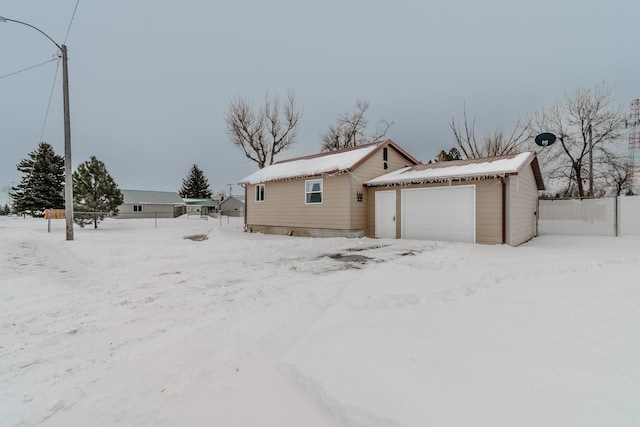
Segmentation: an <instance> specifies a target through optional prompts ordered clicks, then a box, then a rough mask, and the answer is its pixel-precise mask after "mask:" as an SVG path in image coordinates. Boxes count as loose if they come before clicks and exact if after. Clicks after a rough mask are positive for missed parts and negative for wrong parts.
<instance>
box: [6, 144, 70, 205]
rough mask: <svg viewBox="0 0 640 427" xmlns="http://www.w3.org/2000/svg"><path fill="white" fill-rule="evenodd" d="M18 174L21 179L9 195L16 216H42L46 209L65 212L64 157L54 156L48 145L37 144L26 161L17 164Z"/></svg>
mask: <svg viewBox="0 0 640 427" xmlns="http://www.w3.org/2000/svg"><path fill="white" fill-rule="evenodd" d="M18 171H20V172H22V173H23V174H24V175H23V177H22V179H21V180H20V183H19V184H18V185H17V186H16V187H12V188H11V193H10V196H11V198H12V199H13V208H14V210H15V211H16V212H29V213H31V214H32V215H42V214H43V213H44V210H45V209H47V208H52V209H62V208H64V157H62V156H59V155H57V154H56V153H55V152H54V151H53V147H52V146H51V145H49V144H47V143H46V142H41V143H39V144H38V148H37V149H36V150H34V151H32V152H31V153H29V157H27V158H25V159H22V160H21V161H20V163H18Z"/></svg>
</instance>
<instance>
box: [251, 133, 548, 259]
mask: <svg viewBox="0 0 640 427" xmlns="http://www.w3.org/2000/svg"><path fill="white" fill-rule="evenodd" d="M241 184H243V185H244V186H245V194H246V209H245V226H246V229H247V230H248V231H256V232H264V233H276V234H288V235H300V236H368V237H378V238H406V239H428V240H447V241H463V242H476V243H487V244H501V243H507V244H509V245H512V246H517V245H519V244H521V243H523V242H526V241H527V240H529V239H531V238H532V237H534V236H535V235H536V214H537V201H538V190H542V189H544V184H543V181H542V175H541V174H540V168H539V166H538V160H537V158H536V157H535V154H534V153H522V154H514V155H508V156H501V157H493V158H488V159H473V160H458V161H450V162H440V163H435V164H420V163H419V162H418V161H417V160H416V159H414V158H413V157H412V156H411V155H409V154H408V153H406V152H405V151H404V150H403V149H402V148H400V147H399V146H398V145H397V144H395V143H394V142H393V141H391V140H387V141H384V142H381V143H376V144H370V145H365V146H360V147H357V148H352V149H347V150H340V151H334V152H328V153H322V154H317V155H313V156H307V157H300V158H296V159H291V160H288V161H282V162H278V163H275V164H273V165H271V166H267V167H266V168H264V169H261V170H259V171H257V172H255V173H254V174H252V175H249V176H248V177H246V178H245V179H243V180H242V181H241Z"/></svg>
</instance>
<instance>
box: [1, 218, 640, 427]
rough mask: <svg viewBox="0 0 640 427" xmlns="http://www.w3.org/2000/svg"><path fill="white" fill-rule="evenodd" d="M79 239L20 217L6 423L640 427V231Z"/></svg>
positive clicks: (9, 232)
mask: <svg viewBox="0 0 640 427" xmlns="http://www.w3.org/2000/svg"><path fill="white" fill-rule="evenodd" d="M75 233H76V236H75V238H76V240H75V241H73V242H66V241H65V240H64V221H53V222H52V231H51V233H47V226H46V221H44V220H41V219H40V220H37V219H22V218H3V219H0V426H36V425H37V426H65V427H68V426H83V427H86V426H225V427H226V426H230V427H233V426H278V427H286V426H296V427H298V426H305V427H307V426H383V427H387V426H439V427H442V426H492V427H496V426H509V427H511V426H581V427H583V426H637V425H640V239H637V238H635V239H634V238H613V237H576V236H571V237H563V236H544V237H541V238H537V239H535V240H533V241H532V242H529V243H527V244H525V245H523V246H521V247H518V248H511V247H508V246H481V245H468V244H456V243H442V242H428V241H425V242H422V241H401V240H372V239H340V238H331V239H311V238H299V237H285V236H268V235H259V234H250V233H243V232H242V226H241V222H240V221H239V220H237V219H234V218H232V219H231V221H230V223H227V219H226V218H225V219H224V220H223V221H222V223H220V222H219V221H218V220H213V219H212V220H210V221H200V220H187V219H184V218H179V219H175V220H158V226H157V228H155V223H154V220H142V219H141V220H113V219H111V220H107V221H105V222H104V223H102V224H100V228H99V229H98V230H93V229H91V228H86V229H79V228H77V229H76V232H75ZM197 234H208V239H207V240H204V241H193V240H189V239H184V237H185V236H190V235H197Z"/></svg>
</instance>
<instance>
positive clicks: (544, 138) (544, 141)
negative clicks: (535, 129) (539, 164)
mask: <svg viewBox="0 0 640 427" xmlns="http://www.w3.org/2000/svg"><path fill="white" fill-rule="evenodd" d="M535 141H536V144H538V145H539V146H540V147H546V146H548V145H551V144H553V143H554V142H556V136H555V135H554V134H552V133H548V132H545V133H541V134H540V135H538V136H536V139H535Z"/></svg>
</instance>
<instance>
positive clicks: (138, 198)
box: [120, 190, 184, 205]
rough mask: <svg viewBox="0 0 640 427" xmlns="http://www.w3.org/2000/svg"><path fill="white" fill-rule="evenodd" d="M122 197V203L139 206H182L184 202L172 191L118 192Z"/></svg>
mask: <svg viewBox="0 0 640 427" xmlns="http://www.w3.org/2000/svg"><path fill="white" fill-rule="evenodd" d="M120 191H121V192H122V196H123V197H124V203H138V204H141V205H144V204H147V205H183V204H184V201H183V200H182V198H181V197H180V195H179V194H178V192H177V191H176V192H174V191H144V190H120Z"/></svg>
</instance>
